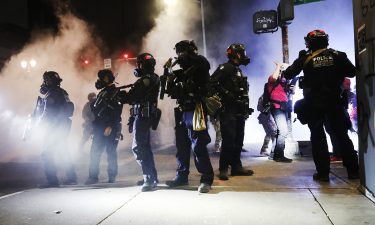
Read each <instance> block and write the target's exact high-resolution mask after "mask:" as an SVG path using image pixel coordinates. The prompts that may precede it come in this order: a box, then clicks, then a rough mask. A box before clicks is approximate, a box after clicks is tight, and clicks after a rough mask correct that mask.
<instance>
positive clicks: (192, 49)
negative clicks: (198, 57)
mask: <svg viewBox="0 0 375 225" xmlns="http://www.w3.org/2000/svg"><path fill="white" fill-rule="evenodd" d="M174 49H175V50H176V53H177V54H179V53H181V52H187V53H189V54H197V51H198V47H197V45H196V44H195V43H194V41H193V40H191V41H189V40H182V41H180V42H178V43H177V44H176V45H175V46H174Z"/></svg>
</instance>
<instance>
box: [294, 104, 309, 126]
mask: <svg viewBox="0 0 375 225" xmlns="http://www.w3.org/2000/svg"><path fill="white" fill-rule="evenodd" d="M294 113H296V114H297V119H298V120H299V121H300V122H301V123H302V124H307V123H308V121H309V118H310V114H311V110H309V107H308V103H307V101H306V99H304V98H303V99H300V100H298V101H296V103H295V104H294Z"/></svg>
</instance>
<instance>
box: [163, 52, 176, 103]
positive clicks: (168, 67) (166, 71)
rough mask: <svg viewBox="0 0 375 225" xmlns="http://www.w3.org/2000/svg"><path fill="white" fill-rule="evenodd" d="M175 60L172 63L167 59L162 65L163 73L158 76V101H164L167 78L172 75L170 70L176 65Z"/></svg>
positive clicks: (170, 59)
mask: <svg viewBox="0 0 375 225" xmlns="http://www.w3.org/2000/svg"><path fill="white" fill-rule="evenodd" d="M177 62H178V61H177V60H176V61H174V62H173V63H172V58H169V59H168V60H167V62H166V63H165V64H164V66H163V68H164V73H163V75H161V76H160V78H159V79H160V99H164V94H165V92H166V90H165V89H166V85H167V78H168V76H171V75H172V74H173V71H172V68H173V67H174V66H175V65H176V64H177Z"/></svg>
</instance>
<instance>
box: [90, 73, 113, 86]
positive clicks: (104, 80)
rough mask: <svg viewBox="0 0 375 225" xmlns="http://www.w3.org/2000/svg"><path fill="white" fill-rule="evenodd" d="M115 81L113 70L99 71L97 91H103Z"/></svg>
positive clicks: (96, 84)
mask: <svg viewBox="0 0 375 225" xmlns="http://www.w3.org/2000/svg"><path fill="white" fill-rule="evenodd" d="M113 81H115V76H114V75H113V72H112V71H111V70H108V69H104V70H99V72H98V80H96V82H95V87H96V89H102V88H105V87H107V86H108V85H109V84H112V83H113Z"/></svg>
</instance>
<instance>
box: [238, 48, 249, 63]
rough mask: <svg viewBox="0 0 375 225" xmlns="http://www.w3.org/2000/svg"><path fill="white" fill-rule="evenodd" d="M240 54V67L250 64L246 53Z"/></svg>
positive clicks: (240, 52) (241, 52)
mask: <svg viewBox="0 0 375 225" xmlns="http://www.w3.org/2000/svg"><path fill="white" fill-rule="evenodd" d="M238 54H239V58H238V59H239V63H240V65H244V66H246V65H247V64H249V63H250V58H249V57H247V55H246V52H245V51H244V50H242V51H239V52H238Z"/></svg>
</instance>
